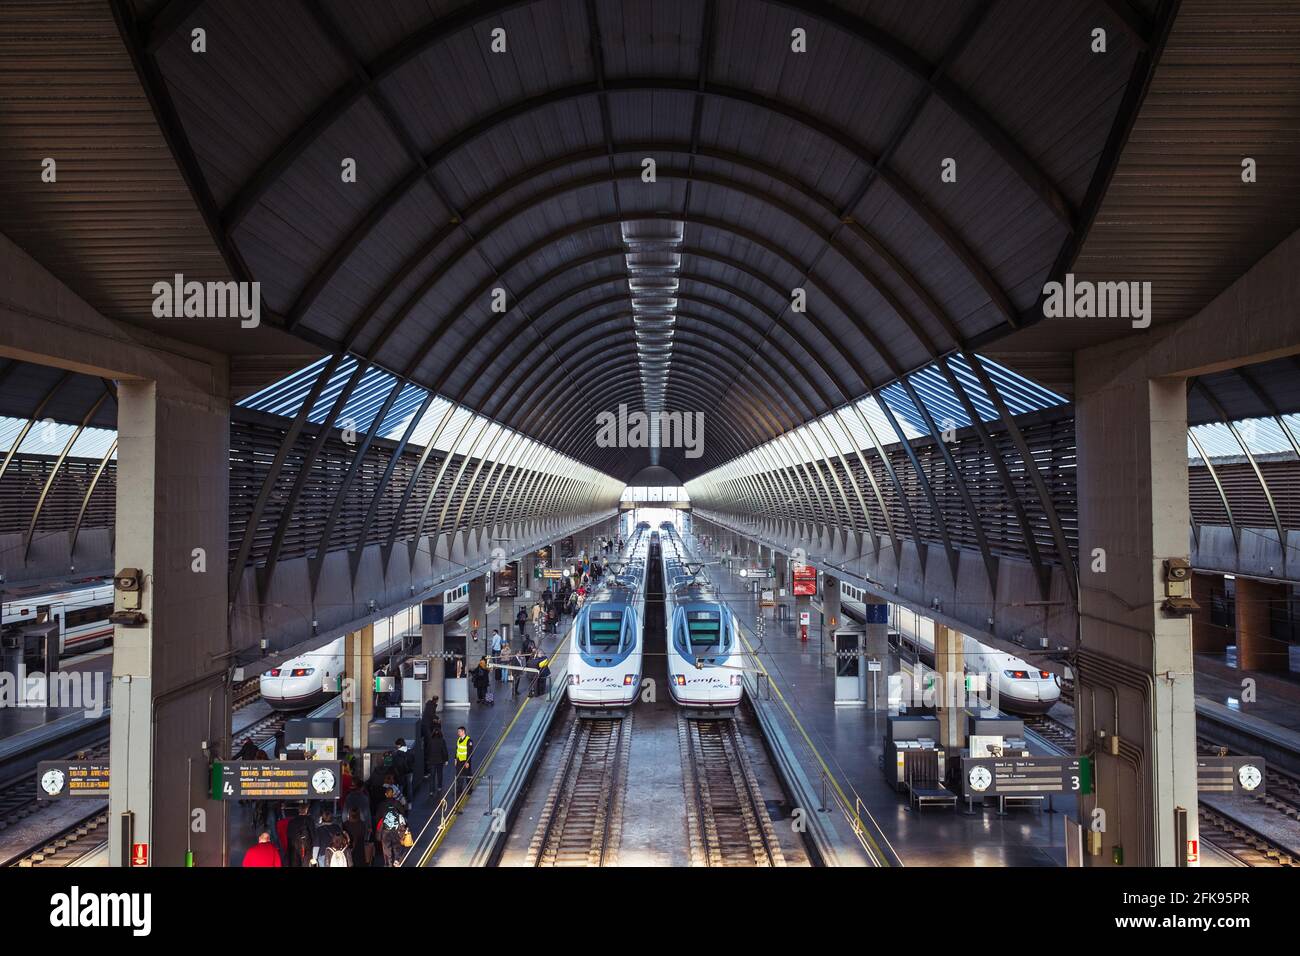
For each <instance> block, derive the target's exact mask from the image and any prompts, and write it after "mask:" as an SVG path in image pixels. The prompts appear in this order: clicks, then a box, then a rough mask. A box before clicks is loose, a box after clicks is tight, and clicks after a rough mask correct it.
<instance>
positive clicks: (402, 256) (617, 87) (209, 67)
mask: <svg viewBox="0 0 1300 956" xmlns="http://www.w3.org/2000/svg"><path fill="white" fill-rule="evenodd" d="M1175 7H1176V4H1173V3H1169V2H1159V0H1086V2H1085V0H1080V2H1072V3H1042V2H1029V0H1015V2H1013V0H1001V2H973V0H962V2H948V3H944V4H942V5H940V4H917V3H915V2H911V0H871V2H870V3H867V2H854V3H837V4H834V5H831V4H822V3H803V2H775V0H658V2H654V3H641V2H627V0H533V2H510V3H500V2H476V3H464V2H438V0H419V2H416V0H373V2H367V3H365V4H358V3H353V2H343V0H326V2H319V3H317V2H307V0H279V2H277V3H274V4H267V3H252V2H235V0H220V2H219V0H206V2H205V0H112V3H111V8H112V11H113V13H114V15H115V16H116V18H117V21H118V25H119V27H120V29H121V32H122V35H123V37H124V38H125V40H126V44H127V48H128V51H129V53H130V54H131V56H132V58H133V60H134V63H135V66H136V69H137V71H138V73H139V75H140V78H141V80H142V83H143V86H144V89H145V90H146V91H147V93H148V95H149V97H150V98H151V100H152V105H153V107H154V111H155V113H156V116H157V119H158V123H159V126H160V128H161V129H162V131H163V133H164V134H165V136H166V137H167V140H168V142H169V144H170V145H171V148H172V152H173V154H174V155H175V157H176V161H177V162H178V164H179V167H180V172H181V173H182V174H183V176H184V178H185V180H186V181H187V182H188V184H189V186H190V188H191V190H192V192H193V195H194V196H195V197H196V200H197V204H198V208H199V210H200V212H201V214H202V220H203V221H204V222H205V223H206V224H207V226H208V227H209V231H210V234H211V236H212V237H214V239H215V243H216V245H217V247H218V249H219V252H220V255H221V258H222V260H223V261H224V263H225V265H226V267H227V269H228V271H229V272H230V274H231V275H233V276H235V277H238V278H246V279H255V280H257V281H259V282H260V283H261V289H262V296H263V302H264V308H265V314H264V321H266V322H268V324H270V325H272V326H274V327H276V328H277V329H282V330H287V331H289V332H291V333H292V334H293V335H295V336H297V337H299V339H302V340H305V341H306V342H308V343H310V344H311V345H312V346H315V347H318V348H324V349H330V350H337V349H346V350H348V351H351V352H353V353H355V354H356V355H358V356H359V357H361V358H362V359H363V360H364V361H368V362H372V363H374V364H377V365H379V366H381V367H383V368H385V369H388V370H390V371H392V372H395V373H397V374H399V375H402V376H404V377H407V378H409V379H411V380H412V381H415V382H417V383H419V384H421V385H424V386H426V387H429V388H432V389H433V390H435V391H437V392H439V393H441V394H443V395H445V396H447V397H448V398H451V399H453V400H455V401H458V402H462V403H464V404H466V405H468V406H470V407H472V408H475V409H477V410H478V411H480V412H482V413H483V414H485V415H487V416H490V417H492V418H495V419H498V420H500V421H502V422H503V423H505V424H507V425H509V426H511V427H513V428H516V429H519V430H521V431H523V432H525V433H527V434H530V435H532V436H534V437H536V438H537V439H539V440H540V441H542V442H544V443H546V444H548V445H551V446H553V447H555V448H557V449H559V450H560V451H563V452H565V453H567V454H569V455H571V456H573V457H575V458H577V459H580V460H582V461H585V462H588V463H590V464H591V465H593V466H594V467H597V468H600V469H602V470H604V471H607V472H609V473H611V474H615V475H619V476H621V477H628V476H630V475H632V474H634V473H635V472H636V471H638V470H639V469H640V468H641V467H643V466H645V465H646V464H648V463H650V462H651V461H652V460H653V459H654V458H657V459H658V462H659V463H660V464H662V465H663V466H665V467H667V468H669V469H671V470H672V471H673V472H674V473H675V474H677V475H678V476H680V477H681V479H682V480H688V479H690V478H691V477H692V476H694V475H698V474H700V473H702V472H704V471H706V470H708V469H709V468H711V467H714V466H716V465H718V464H720V463H722V462H725V461H727V460H729V459H731V458H733V457H735V456H736V455H738V454H741V453H743V452H744V451H746V450H748V449H750V448H752V447H755V446H757V445H759V444H761V443H762V442H764V441H766V440H768V439H770V438H772V437H774V436H776V435H778V434H781V433H782V432H784V431H787V430H788V429H790V428H792V427H794V426H796V425H798V424H800V423H802V422H804V421H807V420H809V419H811V418H813V417H814V416H816V415H818V414H820V413H823V412H826V411H828V410H830V409H832V408H834V407H836V406H838V405H840V404H842V403H844V402H846V401H849V400H852V399H855V398H859V397H861V396H863V395H865V394H868V393H871V392H873V391H874V390H875V389H877V388H879V387H882V386H883V385H885V384H887V383H888V382H890V381H891V380H893V379H895V378H896V377H897V376H898V375H899V374H901V373H903V372H906V371H909V370H912V369H916V368H919V367H922V366H925V365H927V364H929V363H930V362H931V361H932V360H933V358H934V357H935V356H936V355H940V354H945V353H949V352H952V351H954V350H959V349H966V348H968V347H969V346H970V345H971V344H972V343H980V344H983V343H988V342H991V341H993V340H995V339H996V338H998V337H999V336H1001V335H1004V334H1006V333H1009V332H1013V331H1015V330H1016V329H1018V328H1022V327H1024V326H1026V325H1029V324H1032V322H1033V321H1034V320H1035V318H1036V317H1037V316H1036V305H1037V302H1038V299H1039V294H1040V292H1041V289H1042V286H1043V283H1044V282H1045V281H1046V280H1047V279H1048V278H1050V277H1051V276H1053V275H1054V274H1058V273H1059V272H1060V271H1062V269H1063V268H1064V267H1065V266H1066V265H1068V264H1069V263H1070V262H1071V261H1072V259H1073V258H1074V256H1075V255H1076V254H1077V252H1078V250H1079V247H1080V244H1081V242H1082V241H1083V238H1084V236H1085V234H1086V231H1087V227H1088V226H1089V224H1090V223H1091V222H1092V220H1093V218H1094V217H1095V214H1096V211H1097V207H1098V204H1099V203H1100V201H1101V198H1102V195H1103V193H1104V188H1105V184H1106V182H1107V181H1108V177H1109V175H1110V173H1111V172H1112V171H1113V169H1114V166H1115V164H1116V161H1117V157H1118V152H1119V148H1120V146H1121V145H1122V143H1123V140H1124V135H1125V133H1126V132H1127V130H1128V129H1129V127H1130V125H1131V124H1132V122H1133V119H1134V116H1135V114H1136V111H1137V109H1138V107H1139V106H1140V104H1141V94H1142V92H1143V90H1144V88H1145V84H1146V83H1147V81H1148V80H1149V76H1150V72H1151V69H1152V66H1153V63H1154V61H1155V59H1156V57H1155V54H1156V53H1157V52H1158V50H1159V45H1160V43H1161V42H1163V38H1164V37H1165V35H1166V34H1167V31H1168V26H1169V23H1170V22H1171V18H1172V16H1173V11H1174V9H1175ZM1098 29H1101V30H1104V31H1105V36H1106V50H1105V52H1104V53H1100V52H1094V45H1095V42H1096V39H1095V31H1096V30H1098ZM196 30H201V31H202V34H201V37H202V41H203V50H202V51H201V52H198V51H196V45H197V44H196V40H195V31H196ZM496 31H504V33H503V34H501V33H497V32H496ZM799 31H802V33H800V32H799ZM799 36H801V37H802V38H803V40H804V42H805V43H806V52H798V51H796V50H795V49H792V44H794V43H795V40H794V39H793V38H795V37H799ZM501 38H503V40H504V46H505V49H504V51H503V52H494V49H493V44H494V40H497V41H498V44H499V42H500V39H501ZM349 160H350V161H354V162H355V169H356V177H355V182H352V181H345V178H346V177H345V176H344V175H342V173H343V168H344V165H345V162H346V161H349ZM647 160H653V162H654V170H653V172H654V175H653V181H646V180H647V178H650V177H648V175H647V172H646V167H647V165H648V164H647V162H646V161H647ZM948 160H951V161H952V164H950V165H947V166H946V163H947V161H948ZM945 168H948V169H950V170H951V171H952V172H953V173H955V177H954V176H949V177H946V178H945V176H944V171H945ZM952 178H955V181H947V180H948V179H952ZM796 289H801V290H805V295H804V296H802V297H801V296H799V295H795V294H793V293H792V290H796ZM496 290H503V298H502V295H498V294H497V293H496ZM501 301H504V307H505V311H504V312H500V311H494V308H493V306H494V303H500V302H501ZM620 404H626V405H627V406H628V407H629V408H631V409H646V408H648V409H650V410H655V409H657V408H665V409H668V410H680V411H690V412H695V411H699V412H703V413H704V415H705V441H704V445H703V454H702V455H701V456H700V457H698V458H697V457H687V454H686V450H685V449H682V448H664V449H662V450H660V452H659V453H658V455H656V456H651V455H650V454H649V453H648V452H647V451H645V450H641V449H628V448H619V447H602V444H601V443H599V442H598V441H597V440H596V439H597V431H598V427H599V425H598V418H597V415H598V413H599V412H601V411H610V410H616V409H617V407H618V406H619V405H620Z"/></svg>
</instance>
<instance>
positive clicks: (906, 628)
mask: <svg viewBox="0 0 1300 956" xmlns="http://www.w3.org/2000/svg"><path fill="white" fill-rule="evenodd" d="M863 597H864V594H863V591H862V590H861V589H860V588H856V587H853V586H852V585H850V584H843V583H841V585H840V598H841V601H842V602H843V604H844V606H845V607H846V609H849V608H852V609H854V610H856V611H857V615H858V616H859V617H861V616H862V615H863V614H864V613H865V611H864V609H863ZM889 620H890V626H891V628H892V630H893V631H894V632H895V633H896V634H897V635H898V640H899V641H900V642H901V643H904V644H906V645H908V646H909V647H910V648H912V649H913V650H914V651H915V652H916V655H917V656H918V657H919V658H920V659H921V661H922V662H923V663H925V664H927V665H928V666H930V667H933V666H934V621H933V620H931V619H930V618H928V617H925V616H924V615H922V614H919V613H917V612H915V611H913V610H912V609H911V608H908V607H904V606H902V605H901V604H894V603H892V602H891V603H890V605H889ZM891 639H892V636H891ZM962 651H963V654H964V658H965V665H966V670H967V671H968V672H970V673H974V674H991V675H993V677H994V680H995V685H996V692H997V705H998V707H999V708H1000V709H1001V710H1004V711H1006V712H1007V713H1011V714H1045V713H1047V712H1048V711H1049V710H1051V709H1052V707H1053V706H1054V705H1055V704H1056V702H1057V701H1059V700H1060V699H1061V685H1060V682H1059V681H1058V679H1057V677H1056V675H1055V674H1053V673H1052V672H1051V671H1045V670H1043V669H1042V668H1040V667H1035V666H1034V665H1033V664H1030V663H1029V662H1028V661H1026V660H1023V659H1021V658H1019V657H1016V656H1015V655H1014V654H1008V653H1006V652H1005V651H1000V650H998V649H997V648H996V647H989V646H988V645H987V644H982V643H980V642H979V641H977V640H975V638H973V637H971V636H970V635H969V634H963V635H962Z"/></svg>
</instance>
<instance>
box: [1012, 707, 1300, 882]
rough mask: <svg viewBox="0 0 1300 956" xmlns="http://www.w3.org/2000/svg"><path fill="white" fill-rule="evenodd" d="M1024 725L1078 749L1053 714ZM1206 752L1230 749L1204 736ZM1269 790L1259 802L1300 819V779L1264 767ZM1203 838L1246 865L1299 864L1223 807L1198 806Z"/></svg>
mask: <svg viewBox="0 0 1300 956" xmlns="http://www.w3.org/2000/svg"><path fill="white" fill-rule="evenodd" d="M1024 721H1025V726H1026V727H1028V728H1029V729H1030V730H1032V731H1034V733H1036V734H1038V735H1039V736H1040V737H1042V738H1044V739H1045V740H1047V741H1048V742H1049V743H1051V744H1053V745H1055V746H1057V747H1059V748H1060V749H1061V750H1063V751H1064V752H1066V753H1074V751H1075V734H1074V731H1073V730H1072V729H1071V728H1070V727H1069V726H1067V725H1066V724H1063V723H1061V722H1060V721H1059V720H1057V719H1055V718H1054V717H1048V716H1046V715H1038V716H1033V717H1026V718H1024ZM1196 743H1197V747H1198V749H1199V750H1200V752H1201V753H1203V754H1224V753H1227V751H1228V748H1226V747H1223V746H1221V745H1219V744H1217V743H1215V742H1213V741H1211V740H1207V739H1206V738H1204V737H1197V740H1196ZM1265 780H1266V783H1267V786H1266V791H1267V792H1266V793H1264V794H1263V795H1262V796H1260V797H1257V798H1255V799H1256V801H1257V802H1258V803H1260V804H1261V805H1263V806H1265V807H1268V808H1269V809H1270V810H1274V811H1276V812H1278V813H1281V814H1283V815H1285V816H1287V817H1289V818H1290V819H1291V820H1300V781H1297V780H1295V778H1293V777H1291V776H1290V775H1288V774H1285V773H1282V772H1281V771H1277V770H1273V769H1271V768H1266V769H1265ZM1197 817H1198V819H1199V823H1200V827H1199V829H1200V835H1201V839H1202V840H1204V841H1205V842H1206V843H1209V844H1212V845H1213V846H1215V847H1217V848H1218V849H1219V850H1221V851H1223V852H1224V853H1225V854H1227V855H1228V856H1230V857H1232V858H1233V859H1235V860H1237V861H1238V862H1239V863H1241V864H1243V865H1244V866H1286V867H1290V866H1296V865H1300V860H1296V858H1295V856H1294V854H1292V853H1291V851H1289V850H1287V849H1286V848H1285V847H1282V846H1279V845H1278V844H1277V842H1276V841H1274V840H1272V839H1270V838H1269V837H1267V836H1265V835H1264V834H1263V833H1261V832H1260V831H1259V830H1257V829H1255V828H1254V827H1252V826H1251V825H1250V824H1248V823H1246V822H1245V821H1243V820H1240V819H1238V818H1237V817H1234V816H1233V815H1231V814H1230V813H1227V812H1225V811H1224V810H1221V809H1218V808H1215V807H1212V806H1210V805H1209V804H1207V803H1204V802H1201V803H1200V804H1199V805H1198V807H1197Z"/></svg>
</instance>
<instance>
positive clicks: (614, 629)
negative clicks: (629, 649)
mask: <svg viewBox="0 0 1300 956" xmlns="http://www.w3.org/2000/svg"><path fill="white" fill-rule="evenodd" d="M622 635H623V613H622V612H621V611H597V612H596V613H594V614H592V615H591V617H590V618H588V620H587V644H588V645H589V646H590V647H591V648H593V649H599V650H602V651H607V650H610V649H611V648H614V647H617V646H618V645H619V643H620V642H621V640H622Z"/></svg>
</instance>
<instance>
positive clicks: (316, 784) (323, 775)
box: [311, 770, 334, 793]
mask: <svg viewBox="0 0 1300 956" xmlns="http://www.w3.org/2000/svg"><path fill="white" fill-rule="evenodd" d="M311 788H312V789H313V790H315V791H316V792H317V793H329V792H330V791H332V790H333V789H334V771H332V770H317V771H316V772H315V773H314V774H312V777H311Z"/></svg>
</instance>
